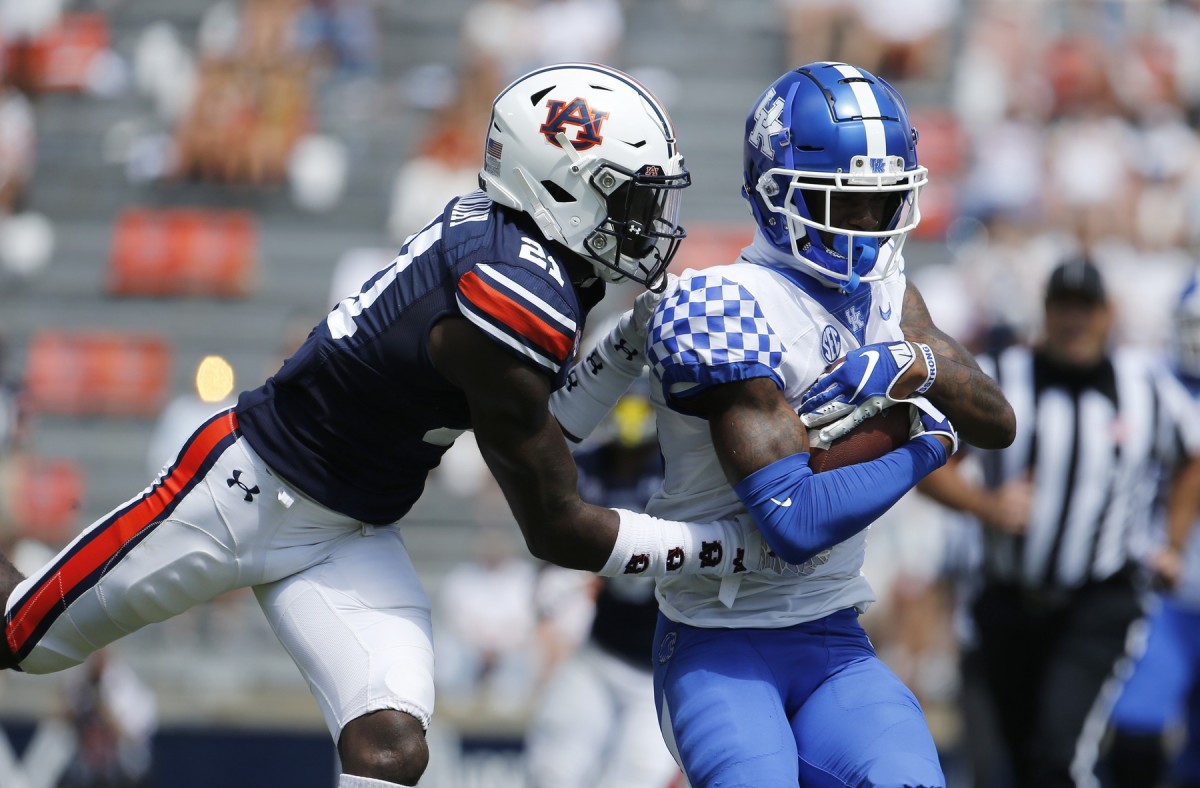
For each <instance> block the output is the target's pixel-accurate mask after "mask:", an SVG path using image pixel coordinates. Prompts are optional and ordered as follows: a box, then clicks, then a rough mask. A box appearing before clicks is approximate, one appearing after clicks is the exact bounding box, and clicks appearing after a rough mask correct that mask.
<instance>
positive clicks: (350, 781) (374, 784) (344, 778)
mask: <svg viewBox="0 0 1200 788" xmlns="http://www.w3.org/2000/svg"><path fill="white" fill-rule="evenodd" d="M338 788H401V786H400V784H399V783H389V782H387V781H386V780H376V779H374V778H373V777H359V776H358V775H356V774H343V775H340V776H339V777H338Z"/></svg>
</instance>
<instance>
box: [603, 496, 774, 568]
mask: <svg viewBox="0 0 1200 788" xmlns="http://www.w3.org/2000/svg"><path fill="white" fill-rule="evenodd" d="M614 511H615V512H616V513H617V514H618V515H620V517H621V525H620V529H619V530H618V531H617V542H616V544H615V545H613V551H612V554H611V555H610V556H609V557H608V561H607V562H606V563H605V564H604V568H603V569H601V570H600V572H599V574H601V575H603V576H604V577H618V576H621V575H637V576H641V577H667V576H675V575H716V576H723V575H734V574H739V573H741V572H748V571H753V570H755V569H758V568H759V566H760V564H761V563H762V544H763V542H762V536H761V535H760V534H759V532H758V528H757V527H755V526H754V524H753V522H752V521H751V520H750V518H749V517H747V518H745V520H746V522H745V523H743V522H741V521H739V520H718V521H717V522H715V523H683V522H676V521H674V520H660V519H659V518H657V517H651V516H650V515H648V514H639V513H637V512H631V511H628V510H626V509H615V510H614Z"/></svg>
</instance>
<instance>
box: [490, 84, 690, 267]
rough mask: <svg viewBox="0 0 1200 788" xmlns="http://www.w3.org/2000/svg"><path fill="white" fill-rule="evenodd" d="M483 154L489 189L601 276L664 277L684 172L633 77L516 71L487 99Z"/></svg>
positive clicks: (657, 110) (661, 113)
mask: <svg viewBox="0 0 1200 788" xmlns="http://www.w3.org/2000/svg"><path fill="white" fill-rule="evenodd" d="M483 161H484V164H483V169H481V170H480V171H479V181H480V186H481V188H482V189H483V190H484V191H485V192H487V194H488V196H490V197H491V198H492V199H493V200H494V201H496V202H497V203H499V204H501V205H507V206H509V207H510V208H516V209H517V210H519V211H523V212H525V213H527V214H528V215H529V216H531V217H532V218H533V220H534V221H535V222H536V223H537V226H538V228H539V229H540V230H541V231H542V233H543V234H544V235H545V236H546V237H547V238H548V239H550V240H552V241H557V242H558V243H561V244H562V245H563V246H565V247H567V248H568V249H570V250H571V251H572V252H575V253H576V254H579V255H581V256H583V257H584V258H586V259H587V260H588V261H589V262H591V263H592V264H593V266H594V267H595V269H596V273H597V274H598V275H599V276H600V277H601V278H603V279H605V280H606V281H610V282H618V281H622V280H625V279H629V280H633V281H635V282H638V283H641V284H643V285H646V286H647V287H650V288H651V289H659V288H662V287H663V286H664V284H665V282H666V278H665V277H664V276H663V273H664V271H666V268H667V266H668V265H669V264H670V262H671V258H672V257H673V256H674V255H675V251H676V249H677V248H678V246H679V241H680V240H681V239H682V238H683V237H684V235H685V233H684V231H683V228H682V227H681V226H680V225H679V223H678V218H679V196H680V193H681V190H682V189H683V188H684V187H685V186H687V185H688V184H689V183H690V182H691V178H690V176H689V174H688V171H687V169H686V168H685V167H684V166H683V157H682V156H681V155H680V154H679V151H678V150H677V149H676V147H675V129H674V126H673V125H672V123H671V119H670V117H668V115H667V112H666V110H665V109H664V108H663V106H662V105H661V104H660V103H659V102H658V100H657V99H656V98H655V97H654V96H653V94H651V93H650V91H649V90H647V89H646V88H645V87H644V86H643V85H641V84H640V83H639V82H638V81H637V80H635V79H633V78H632V77H630V76H629V75H628V74H624V73H622V72H620V71H617V70H616V69H613V68H608V67H607V66H601V65H596V64H588V63H568V64H563V65H555V66H548V67H546V68H541V69H537V70H536V71H532V72H530V73H528V74H526V75H525V76H523V77H520V78H519V79H517V80H516V81H515V82H513V83H512V84H511V85H509V86H508V87H507V88H505V89H504V90H503V91H501V93H500V95H499V96H497V97H496V100H495V101H494V102H493V103H492V118H491V122H490V124H489V125H488V135H487V142H486V144H485V146H484V158H483Z"/></svg>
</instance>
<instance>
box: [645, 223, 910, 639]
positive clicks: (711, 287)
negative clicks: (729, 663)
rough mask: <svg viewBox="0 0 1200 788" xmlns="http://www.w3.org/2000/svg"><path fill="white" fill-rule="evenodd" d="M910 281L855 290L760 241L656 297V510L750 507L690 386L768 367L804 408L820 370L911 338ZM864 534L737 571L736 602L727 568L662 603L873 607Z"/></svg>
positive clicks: (692, 609)
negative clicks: (818, 277) (904, 323)
mask: <svg viewBox="0 0 1200 788" xmlns="http://www.w3.org/2000/svg"><path fill="white" fill-rule="evenodd" d="M756 261H761V262H756ZM905 281H906V280H905V276H904V273H903V265H900V266H898V270H897V272H896V273H895V274H894V275H892V276H890V277H888V278H886V279H883V280H880V281H875V282H870V283H869V284H868V283H863V284H860V285H859V286H858V287H857V288H856V289H855V290H854V291H853V292H852V293H850V294H846V293H843V292H842V291H840V290H838V289H835V288H828V287H825V286H823V285H821V284H819V283H817V282H816V281H815V280H814V279H813V278H812V277H811V276H809V275H808V274H805V273H801V272H800V271H798V270H796V268H795V267H793V266H791V265H789V264H788V262H786V261H784V260H782V259H781V256H780V255H775V254H772V253H771V252H770V251H768V250H764V249H761V248H760V245H759V244H757V243H756V244H755V245H753V246H751V247H748V248H747V249H746V250H744V251H743V256H742V259H741V261H739V262H738V263H735V264H733V265H725V266H719V267H713V268H708V269H705V270H703V271H688V272H686V273H685V274H684V275H683V276H682V277H681V279H680V286H679V290H678V292H676V293H675V294H674V295H672V296H669V297H668V298H667V299H665V300H664V302H663V303H662V305H661V306H660V307H659V309H658V311H657V313H656V314H655V316H654V320H653V322H652V323H651V327H650V335H649V338H648V343H649V346H648V349H647V358H648V359H649V361H650V364H651V372H652V381H653V385H652V389H653V399H654V402H655V407H656V409H657V412H658V414H657V415H658V430H659V441H660V443H661V444H662V450H663V454H664V456H665V457H666V479H665V481H664V483H663V487H662V490H661V492H660V493H659V494H658V495H656V496H655V497H654V498H653V499H651V501H650V503H649V504H648V506H647V512H648V513H651V514H654V515H656V516H658V517H670V518H682V519H696V520H704V519H716V518H727V517H730V516H733V515H735V514H738V513H743V512H745V506H744V504H743V503H742V501H741V500H740V499H739V497H738V495H737V493H736V492H735V491H734V489H733V488H732V487H731V486H730V484H729V482H728V481H727V479H726V476H725V474H724V472H723V470H722V468H721V464H720V462H719V460H718V458H717V455H716V452H715V451H714V449H713V444H712V440H711V437H710V432H709V425H708V422H707V421H705V420H704V419H701V418H697V417H695V416H693V415H689V412H688V395H689V394H694V393H696V392H697V391H700V390H702V389H703V388H705V387H708V386H713V385H716V384H720V383H726V382H730V381H738V380H747V379H750V378H756V377H767V378H770V379H771V380H773V381H775V383H776V384H777V385H778V386H779V388H780V389H781V390H782V391H783V393H784V395H785V397H786V398H787V401H788V402H789V403H790V404H791V405H792V406H793V407H796V406H799V404H800V401H801V399H802V394H803V393H804V391H805V390H806V389H807V388H808V386H809V385H810V384H811V383H812V382H813V380H815V379H816V378H817V376H818V375H820V374H821V373H822V372H823V371H824V370H825V367H826V366H827V365H828V364H830V363H832V362H833V361H835V360H836V359H838V358H839V357H841V356H842V355H844V354H845V353H846V351H847V350H849V349H851V348H855V347H859V346H861V345H865V344H871V343H876V342H885V341H889V340H895V339H900V338H902V332H901V330H900V312H901V305H902V303H903V300H904V289H905ZM781 505H791V501H790V500H789V501H784V502H781ZM865 543H866V531H865V529H864V530H862V531H860V532H858V533H857V534H856V535H854V536H852V537H850V538H849V539H846V540H845V541H842V542H840V543H838V544H836V545H835V546H834V547H832V548H831V549H828V550H824V551H822V552H821V553H819V554H817V555H816V556H814V557H813V558H812V559H811V560H809V561H807V562H805V563H803V564H800V565H792V564H787V563H785V562H783V561H782V560H778V559H776V561H775V562H774V566H773V567H769V568H767V569H766V570H764V571H761V572H754V573H748V574H747V575H745V576H742V577H741V578H740V587H739V588H738V589H737V593H736V600H735V601H732V607H730V606H728V605H727V604H725V602H729V601H731V600H730V598H729V595H728V592H726V593H725V594H722V595H721V597H722V599H723V600H724V601H722V599H719V598H718V594H719V593H720V589H721V585H722V581H721V579H720V578H707V577H673V578H667V579H664V580H660V581H659V586H658V596H659V600H660V602H661V605H662V610H663V612H664V613H665V614H666V615H667V616H668V617H669V618H671V619H673V620H675V621H680V622H683V623H687V624H692V625H696V626H722V627H729V626H737V627H783V626H790V625H792V624H797V623H800V622H804V621H811V620H813V619H817V618H821V617H823V616H826V615H828V614H830V613H832V612H834V611H837V610H841V609H845V608H848V607H857V608H859V609H865V608H866V607H867V606H868V605H869V604H870V602H872V601H873V600H874V598H875V597H874V594H873V592H872V590H871V588H870V585H869V584H868V583H867V581H866V579H865V578H864V577H862V575H861V573H860V571H859V570H860V568H861V567H862V563H863V556H864V551H865Z"/></svg>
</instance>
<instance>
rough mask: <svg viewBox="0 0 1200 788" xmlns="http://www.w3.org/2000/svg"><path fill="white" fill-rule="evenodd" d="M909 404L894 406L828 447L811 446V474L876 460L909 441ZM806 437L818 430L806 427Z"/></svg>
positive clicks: (910, 421) (910, 409)
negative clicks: (807, 429)
mask: <svg viewBox="0 0 1200 788" xmlns="http://www.w3.org/2000/svg"><path fill="white" fill-rule="evenodd" d="M912 415H913V414H912V405H904V404H900V405H893V406H892V407H890V408H885V409H884V410H883V411H881V412H879V413H877V414H876V415H874V416H872V417H871V418H869V419H867V420H865V421H864V422H863V423H862V424H859V425H858V426H857V427H856V428H855V429H853V430H851V431H850V432H848V433H847V434H845V435H843V436H842V437H840V438H838V439H837V440H835V441H834V442H833V443H832V444H831V445H830V446H829V448H828V449H819V448H815V447H814V448H810V449H809V460H808V467H810V468H812V470H813V473H821V472H822V471H831V470H833V469H834V468H842V467H845V466H847V465H856V464H858V463H860V462H868V461H870V460H875V459H878V458H880V457H882V456H883V455H885V454H887V453H888V452H889V451H891V450H892V449H896V448H899V447H900V446H902V445H904V443H905V442H906V441H907V440H908V433H909V427H910V425H911V424H912ZM808 434H809V440H810V441H811V440H813V439H814V438H815V437H816V434H817V430H815V429H814V430H809V431H808Z"/></svg>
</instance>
